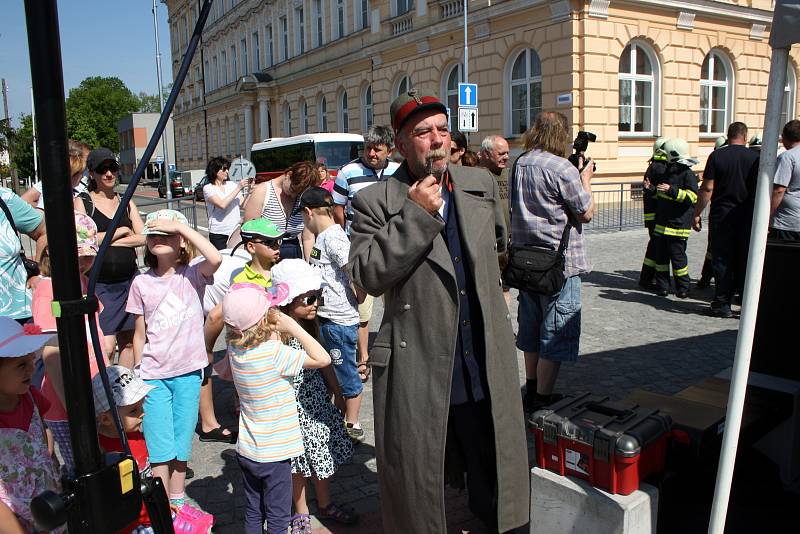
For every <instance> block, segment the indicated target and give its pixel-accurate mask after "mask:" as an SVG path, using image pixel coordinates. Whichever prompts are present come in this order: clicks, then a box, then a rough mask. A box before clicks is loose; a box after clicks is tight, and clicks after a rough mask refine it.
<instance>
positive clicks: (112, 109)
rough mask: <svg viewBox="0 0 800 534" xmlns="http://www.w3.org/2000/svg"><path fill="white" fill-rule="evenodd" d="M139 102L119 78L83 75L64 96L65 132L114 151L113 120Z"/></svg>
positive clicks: (117, 142) (115, 129) (125, 113)
mask: <svg viewBox="0 0 800 534" xmlns="http://www.w3.org/2000/svg"><path fill="white" fill-rule="evenodd" d="M139 104H140V102H139V99H138V98H137V97H136V95H134V94H133V93H132V92H131V91H130V89H128V88H127V87H126V86H125V84H124V83H123V82H122V80H120V79H119V78H114V77H108V78H104V77H101V76H95V77H92V78H86V79H85V80H83V81H82V82H81V84H80V85H79V86H78V87H75V88H74V89H71V90H70V92H69V97H67V134H68V135H69V138H70V139H78V140H80V141H83V142H84V143H86V144H88V145H89V146H91V147H99V146H104V147H107V148H109V149H111V151H112V152H118V151H119V137H118V134H117V122H119V120H120V119H121V118H122V117H124V116H126V115H128V114H129V113H133V112H135V111H137V110H138V109H139Z"/></svg>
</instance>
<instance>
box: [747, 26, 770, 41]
mask: <svg viewBox="0 0 800 534" xmlns="http://www.w3.org/2000/svg"><path fill="white" fill-rule="evenodd" d="M766 30H767V25H766V24H753V25H752V26H751V27H750V39H752V40H754V41H763V40H764V32H765V31H766Z"/></svg>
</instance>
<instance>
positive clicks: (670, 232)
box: [653, 224, 691, 237]
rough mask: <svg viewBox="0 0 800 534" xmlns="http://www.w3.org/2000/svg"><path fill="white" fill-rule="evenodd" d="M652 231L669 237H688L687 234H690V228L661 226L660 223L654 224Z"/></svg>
mask: <svg viewBox="0 0 800 534" xmlns="http://www.w3.org/2000/svg"><path fill="white" fill-rule="evenodd" d="M653 232H655V233H656V234H660V235H666V236H671V237H689V235H691V230H690V229H689V228H670V227H669V226H662V225H660V224H657V225H656V227H655V228H654V229H653Z"/></svg>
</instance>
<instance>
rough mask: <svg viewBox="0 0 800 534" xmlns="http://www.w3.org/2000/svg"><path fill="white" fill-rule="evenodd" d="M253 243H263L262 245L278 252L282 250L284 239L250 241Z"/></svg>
mask: <svg viewBox="0 0 800 534" xmlns="http://www.w3.org/2000/svg"><path fill="white" fill-rule="evenodd" d="M250 242H251V243H261V244H262V245H264V246H266V247H269V248H271V249H273V250H278V249H279V248H281V243H282V242H283V240H282V239H253V240H252V241H250Z"/></svg>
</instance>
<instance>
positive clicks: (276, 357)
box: [222, 284, 331, 534]
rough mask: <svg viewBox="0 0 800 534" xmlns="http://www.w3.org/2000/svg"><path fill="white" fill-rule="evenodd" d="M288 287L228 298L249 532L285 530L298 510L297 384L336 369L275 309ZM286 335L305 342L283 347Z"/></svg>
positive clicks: (243, 287)
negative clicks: (304, 375) (311, 372)
mask: <svg viewBox="0 0 800 534" xmlns="http://www.w3.org/2000/svg"><path fill="white" fill-rule="evenodd" d="M288 296H289V288H288V286H287V285H286V284H273V285H272V287H269V288H267V289H266V290H265V288H264V287H263V286H259V285H256V284H234V285H233V287H232V288H231V291H230V292H229V293H228V294H227V295H226V296H225V299H224V300H223V301H222V315H223V318H224V320H225V324H226V325H227V327H228V335H227V339H228V363H229V366H230V372H231V374H232V376H233V382H234V384H235V385H236V391H237V393H238V394H239V400H240V403H241V412H240V415H239V441H238V442H237V444H236V453H237V459H238V462H239V466H240V467H241V469H242V478H243V480H244V490H245V498H246V500H247V508H246V509H245V524H244V531H245V534H262V532H263V526H264V520H266V521H267V530H268V531H269V532H286V531H287V529H288V527H289V521H290V516H291V511H292V467H291V459H292V458H294V457H295V456H298V455H302V454H303V452H304V449H303V437H302V434H301V432H300V424H299V421H298V416H297V402H296V400H295V395H294V388H293V387H292V380H293V378H294V377H295V376H296V375H297V373H299V372H300V369H303V368H320V367H325V366H327V365H330V363H331V358H330V356H329V355H328V353H327V352H325V349H323V348H322V345H320V344H319V342H317V340H316V339H314V338H313V337H312V336H311V335H310V334H308V333H307V332H306V331H305V330H303V328H302V327H301V326H300V325H299V324H297V322H296V321H295V320H294V319H292V318H291V317H289V316H287V315H284V314H283V313H282V312H280V311H279V310H278V309H277V308H275V307H274V306H279V305H281V304H283V303H284V302H286V300H287V298H288ZM281 334H284V335H287V336H291V337H293V338H296V339H298V340H299V341H300V344H301V345H302V347H303V348H302V349H294V348H291V347H289V346H287V345H284V344H283V342H282V341H281Z"/></svg>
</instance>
